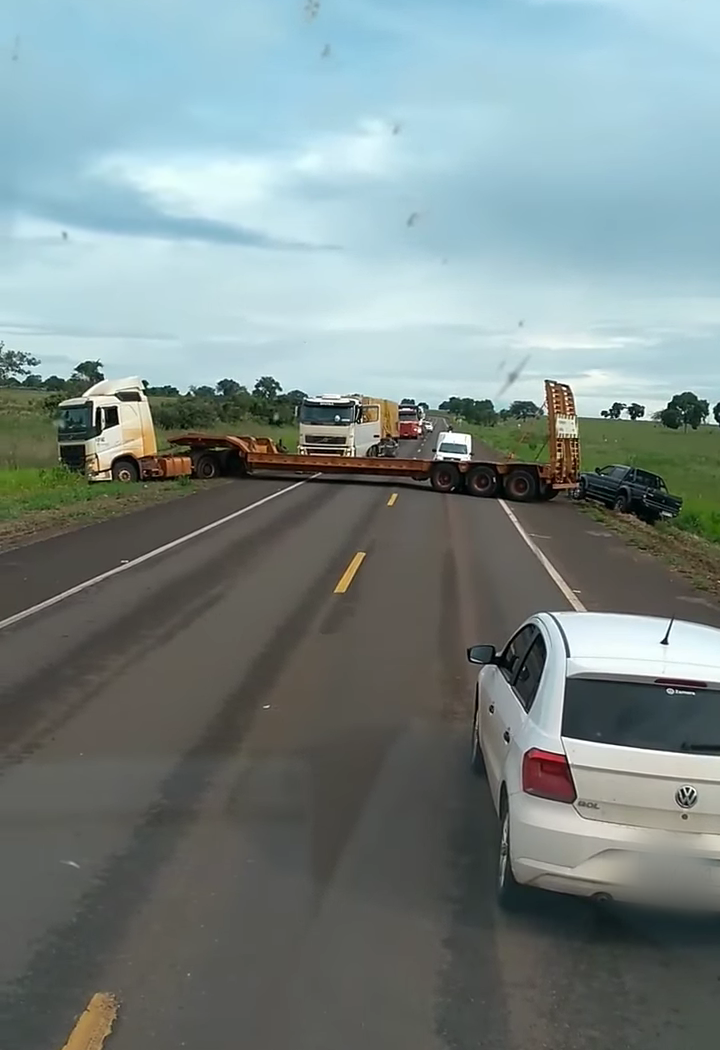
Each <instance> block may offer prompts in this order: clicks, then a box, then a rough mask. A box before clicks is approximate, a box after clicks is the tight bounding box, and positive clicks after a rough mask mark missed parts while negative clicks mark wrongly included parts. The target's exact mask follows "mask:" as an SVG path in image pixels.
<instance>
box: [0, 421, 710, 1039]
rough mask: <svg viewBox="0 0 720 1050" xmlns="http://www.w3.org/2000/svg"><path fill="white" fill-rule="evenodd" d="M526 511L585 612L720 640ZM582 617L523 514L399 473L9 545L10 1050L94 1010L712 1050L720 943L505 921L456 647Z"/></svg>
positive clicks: (641, 569) (6, 912) (573, 913)
mask: <svg viewBox="0 0 720 1050" xmlns="http://www.w3.org/2000/svg"><path fill="white" fill-rule="evenodd" d="M429 445H430V442H429V441H426V442H425V443H424V445H423V449H422V450H421V451H420V454H425V452H426V451H427V449H428V448H429ZM289 486H295V487H294V488H292V489H289V488H288V487H289ZM284 489H287V491H283V490H284ZM276 493H279V495H275V494H276ZM268 496H272V497H273V498H271V499H269V500H268V499H267V497H268ZM393 497H395V498H393ZM259 500H265V502H263V503H261V504H260V505H259V506H251V505H252V504H255V503H257V502H258V501H259ZM244 509H245V512H244V513H241V514H237V513H236V512H238V511H241V510H244ZM512 509H513V511H514V513H515V515H516V517H517V520H518V522H519V523H520V524H521V525H522V526H523V527H524V528H525V530H526V532H527V534H528V535H529V537H530V538H531V539H532V540H533V542H534V543H535V544H536V545H537V546H538V547H539V548H540V549H541V550H542V551H543V552H545V554H546V555H547V556H548V557H549V558H550V559H551V560H552V562H553V563H554V565H555V566H556V568H557V569H558V570H559V571H560V572H561V573H562V576H563V577H564V579H565V580H566V581H567V584H568V586H569V588H570V589H571V591H572V593H576V594H577V595H578V597H580V598H581V600H582V602H583V603H584V604H585V606H586V607H588V608H598V609H611V608H612V609H623V610H635V611H649V612H653V613H657V612H665V613H667V614H668V615H670V614H673V613H674V614H676V615H681V616H684V617H686V618H694V619H704V620H706V621H708V622H715V623H720V613H719V612H718V610H717V608H716V607H715V606H714V605H709V604H707V603H704V602H703V599H702V598H701V597H699V596H698V595H694V594H693V593H692V591H690V590H689V588H688V587H687V586H686V585H685V584H683V583H681V582H678V581H676V580H673V579H672V578H671V577H670V576H668V575H667V574H666V573H665V572H664V571H663V570H662V569H661V568H660V567H659V566H658V565H657V564H656V563H654V562H652V561H650V560H649V559H647V558H645V557H643V556H642V555H640V554H638V553H636V552H631V551H629V550H628V549H626V548H625V547H624V546H623V545H622V544H621V543H620V541H619V540H617V539H616V538H614V537H613V536H611V535H606V534H604V530H602V529H601V528H600V527H599V526H598V525H597V524H596V523H595V522H594V521H592V520H591V519H589V518H586V517H584V516H582V515H580V514H579V513H578V512H577V511H576V510H575V508H573V507H572V506H570V505H569V504H567V503H566V502H565V501H563V500H558V501H556V502H554V503H552V504H541V505H534V506H527V507H525V506H517V505H514V506H513V508H512ZM231 514H234V515H235V516H234V517H232V518H231V519H230V520H228V521H226V522H225V523H224V524H222V525H220V526H218V527H214V528H209V529H207V531H205V532H203V533H202V534H200V535H198V536H196V537H195V538H193V539H190V540H188V541H187V542H180V543H178V544H176V545H175V546H174V547H171V548H170V549H168V550H166V551H165V552H164V553H161V554H159V555H157V556H150V557H147V558H146V560H145V561H143V562H142V563H141V564H139V565H131V564H130V565H127V564H126V563H129V562H132V560H133V559H136V558H138V557H142V556H145V555H149V554H151V552H152V551H153V550H154V549H155V548H157V547H158V546H162V545H164V544H168V543H172V542H173V541H177V540H181V539H182V537H183V535H185V534H187V533H189V532H191V531H194V530H198V529H202V528H206V527H207V526H210V525H212V523H213V521H215V520H217V519H219V518H223V517H227V516H228V515H231ZM360 554H364V559H362V560H361V562H360V564H359V567H358V568H357V571H356V573H355V575H354V577H353V578H352V580H348V574H347V570H348V567H349V566H351V565H353V564H354V565H357V564H358V562H359V561H360V559H359V557H358V555H360ZM118 569H119V571H116V572H115V574H114V575H111V576H110V577H108V578H106V579H105V580H103V581H101V582H99V583H98V584H97V585H94V586H92V587H89V588H86V589H82V590H80V591H79V592H78V593H75V594H74V595H70V596H69V597H67V598H66V599H65V600H63V601H60V602H58V603H56V604H54V605H52V606H50V607H48V608H44V609H43V608H41V609H40V610H39V611H38V612H36V613H35V614H33V615H31V616H28V617H26V618H25V619H22V620H21V621H19V622H10V623H9V625H8V619H9V618H10V617H13V616H14V615H15V614H17V613H19V612H22V610H24V609H27V608H28V607H30V606H36V605H42V603H43V602H46V601H47V599H49V598H52V597H53V596H54V595H56V594H58V593H59V592H62V591H66V590H68V589H71V588H75V587H77V586H78V585H81V584H82V583H83V581H85V580H87V579H88V578H90V577H93V576H97V575H100V574H103V573H107V572H110V571H112V570H118ZM343 577H344V578H345V583H346V584H347V588H346V589H345V590H344V592H342V593H336V588H337V587H338V584H339V582H340V581H342V580H343ZM566 607H567V599H566V597H564V595H563V594H562V593H561V591H560V590H559V589H558V586H557V585H556V583H555V582H553V580H552V579H551V578H550V576H549V575H548V573H547V571H546V569H545V568H544V567H543V565H542V564H541V562H540V561H539V560H538V558H537V556H536V555H535V553H534V552H533V551H532V550H531V548H530V547H529V545H528V543H527V542H526V541H525V539H524V538H523V536H522V535H521V534H520V532H519V531H518V530H517V528H516V527H515V525H514V524H513V522H512V521H511V519H510V518H509V517H508V515H507V513H506V511H505V509H504V508H503V505H502V504H500V503H497V502H494V501H483V500H473V499H471V498H469V497H462V496H441V495H439V494H437V493H434V492H432V491H430V490H427V489H425V488H422V487H420V486H416V485H399V484H398V483H397V482H394V483H392V482H388V483H387V484H385V483H380V482H371V481H368V480H365V481H361V482H359V483H355V484H345V483H337V482H332V481H322V480H318V481H311V482H303V483H298V482H297V479H295V478H290V479H284V480H279V479H270V480H267V479H265V480H262V479H252V480H251V479H247V480H245V481H238V482H236V483H232V484H229V485H225V486H218V488H217V490H215V491H212V492H210V493H207V494H204V495H202V496H197V497H191V498H189V499H188V500H185V501H181V502H179V503H177V504H167V505H163V506H159V507H155V508H153V509H151V510H148V511H145V512H142V513H138V514H134V515H130V516H128V517H127V518H123V519H116V520H114V521H111V522H107V523H104V524H100V525H96V526H92V527H89V528H87V529H84V530H82V531H80V532H76V533H72V534H69V535H66V536H60V537H55V538H54V539H51V540H48V541H46V542H44V543H39V544H35V545H33V546H28V547H24V548H21V549H19V550H17V551H11V552H8V553H7V554H4V555H0V842H1V843H2V867H1V869H0V879H1V880H2V893H0V930H1V931H2V936H1V937H0V1047H1V1048H2V1050H6V1048H7V1050H10V1048H12V1050H55V1048H59V1047H61V1046H63V1044H64V1042H65V1040H66V1039H67V1038H68V1035H69V1033H70V1032H71V1031H72V1029H73V1026H74V1025H75V1023H76V1019H77V1017H78V1015H79V1014H80V1013H81V1012H82V1011H83V1009H84V1008H85V1006H86V1004H87V1003H88V1002H89V1001H90V999H91V997H92V996H93V995H94V993H97V992H107V993H112V994H113V995H115V996H117V998H118V999H119V1001H120V1010H119V1016H118V1020H117V1022H116V1025H115V1029H114V1031H113V1033H112V1035H111V1036H110V1039H109V1040H108V1044H107V1045H108V1046H109V1047H110V1048H111V1050H140V1048H142V1050H145V1048H153V1050H177V1048H179V1047H188V1048H191V1050H208V1048H210V1047H212V1048H213V1050H225V1048H228V1050H230V1048H232V1050H236V1048H238V1047H252V1048H253V1050H286V1048H287V1047H290V1046H291V1047H292V1048H293V1050H366V1048H367V1050H401V1048H403V1050H404V1048H405V1047H407V1048H412V1050H445V1048H471V1047H483V1048H487V1050H495V1048H498V1050H527V1048H528V1047H531V1046H532V1047H537V1048H541V1047H547V1048H552V1050H571V1048H583V1050H584V1048H603V1050H604V1048H606V1047H607V1048H612V1050H621V1048H625V1047H628V1048H629V1047H632V1048H636V1047H637V1048H643V1050H645V1048H646V1047H647V1046H649V1045H652V1046H654V1047H655V1048H656V1050H671V1048H672V1050H677V1048H678V1047H679V1046H685V1047H690V1048H692V1050H704V1048H706V1047H707V1048H708V1050H710V1048H711V1047H712V1048H713V1050H715V1046H716V1043H717V1035H716V1032H717V1018H718V1005H717V1003H718V990H719V989H720V983H719V982H720V962H719V961H718V960H719V959H720V951H719V949H720V928H719V927H718V925H717V924H715V923H714V922H707V923H705V924H703V925H702V926H701V928H699V929H698V928H697V927H696V926H691V925H690V924H686V923H676V922H670V920H667V921H665V920H658V919H657V918H652V919H651V918H650V917H645V916H642V915H639V914H634V913H622V914H620V913H610V914H608V915H607V916H603V915H599V914H598V913H597V912H596V911H594V910H593V909H592V908H589V907H586V906H584V905H582V904H581V903H580V902H576V901H572V900H565V899H559V898H555V897H551V896H549V895H546V896H545V897H542V898H540V897H539V898H538V900H537V905H536V907H535V908H534V909H532V910H531V912H530V913H529V914H527V915H524V916H522V917H515V918H513V919H512V920H511V919H508V918H505V917H503V916H501V915H500V914H499V913H498V911H497V909H496V907H495V904H494V901H493V872H494V864H495V849H496V834H497V829H496V824H495V819H494V816H493V814H492V812H491V810H490V806H489V803H488V800H487V798H486V794H485V789H484V786H483V785H482V783H479V782H477V781H476V780H474V779H473V778H472V777H471V775H470V773H469V770H468V762H467V759H468V757H469V753H468V743H469V722H470V715H471V683H472V672H471V669H470V668H469V667H468V666H467V665H466V663H465V661H464V648H465V646H466V645H468V644H471V643H473V642H484V641H491V642H495V643H501V642H502V641H503V640H504V639H505V638H506V637H507V635H508V634H509V633H510V632H511V631H512V630H513V629H514V628H515V627H516V626H517V624H518V622H519V621H520V620H521V619H522V618H523V617H524V616H526V615H527V614H529V613H531V612H533V611H535V610H538V609H541V608H546V609H548V608H549V609H553V608H554V609H560V608H566ZM3 624H4V625H5V626H3ZM80 1045H81V1044H80V1043H77V1044H74V1045H73V1048H72V1050H76V1048H77V1046H80Z"/></svg>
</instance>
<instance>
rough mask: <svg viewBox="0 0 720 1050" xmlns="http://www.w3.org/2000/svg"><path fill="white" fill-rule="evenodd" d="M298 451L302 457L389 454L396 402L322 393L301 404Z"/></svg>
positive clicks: (393, 449) (394, 448)
mask: <svg viewBox="0 0 720 1050" xmlns="http://www.w3.org/2000/svg"><path fill="white" fill-rule="evenodd" d="M298 422H299V426H300V435H299V440H298V452H299V454H300V455H305V456H388V455H390V456H392V455H395V452H396V451H397V442H398V436H399V434H398V415H397V405H395V404H394V403H393V402H392V401H385V400H384V399H382V398H370V397H364V396H363V395H362V394H339V395H332V394H323V395H321V396H318V397H308V398H305V400H304V401H303V403H302V404H301V406H300V414H299V420H298Z"/></svg>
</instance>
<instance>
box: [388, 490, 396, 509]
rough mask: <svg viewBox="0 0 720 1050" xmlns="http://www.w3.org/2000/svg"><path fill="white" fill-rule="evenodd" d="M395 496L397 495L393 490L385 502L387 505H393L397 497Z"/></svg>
mask: <svg viewBox="0 0 720 1050" xmlns="http://www.w3.org/2000/svg"><path fill="white" fill-rule="evenodd" d="M397 496H398V494H397V492H393V494H392V496H391V497H390V499H389V500H388V502H387V505H388V507H394V506H395V500H396V499H397Z"/></svg>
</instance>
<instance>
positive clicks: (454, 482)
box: [430, 463, 460, 492]
mask: <svg viewBox="0 0 720 1050" xmlns="http://www.w3.org/2000/svg"><path fill="white" fill-rule="evenodd" d="M430 484H431V485H432V487H433V488H434V489H435V491H436V492H453V491H454V490H455V489H456V488H457V487H458V486H459V484H460V471H459V470H458V468H457V467H456V466H455V464H454V463H433V465H432V469H431V471H430Z"/></svg>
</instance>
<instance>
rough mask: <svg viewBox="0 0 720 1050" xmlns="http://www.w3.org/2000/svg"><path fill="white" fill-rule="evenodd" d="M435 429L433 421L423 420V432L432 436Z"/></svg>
mask: <svg viewBox="0 0 720 1050" xmlns="http://www.w3.org/2000/svg"><path fill="white" fill-rule="evenodd" d="M434 429H435V424H434V423H433V421H432V419H423V430H424V431H425V433H426V434H432V432H433V430H434Z"/></svg>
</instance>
